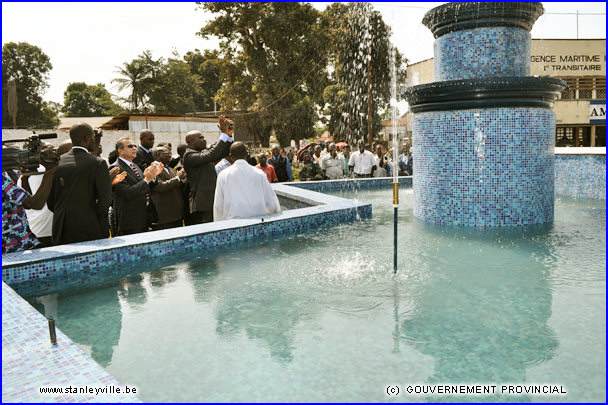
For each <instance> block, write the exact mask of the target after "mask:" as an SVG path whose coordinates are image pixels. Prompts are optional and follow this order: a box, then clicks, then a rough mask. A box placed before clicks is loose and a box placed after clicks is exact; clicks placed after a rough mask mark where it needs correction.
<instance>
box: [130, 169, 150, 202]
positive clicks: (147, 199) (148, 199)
mask: <svg viewBox="0 0 608 405" xmlns="http://www.w3.org/2000/svg"><path fill="white" fill-rule="evenodd" d="M131 170H133V172H134V173H135V175H136V176H137V178H138V179H139V180H140V181H143V177H141V174H139V170H137V167H135V163H131ZM149 203H150V194H147V193H146V204H149Z"/></svg>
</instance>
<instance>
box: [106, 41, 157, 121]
mask: <svg viewBox="0 0 608 405" xmlns="http://www.w3.org/2000/svg"><path fill="white" fill-rule="evenodd" d="M161 65H162V58H161V59H159V60H154V59H152V53H151V52H150V51H145V52H144V53H142V54H141V55H139V56H138V57H137V58H136V59H133V60H132V61H131V62H124V63H123V65H122V67H118V70H117V71H116V72H117V73H118V74H120V75H121V76H122V77H117V78H115V79H114V80H112V82H113V83H117V86H118V90H119V91H122V90H125V89H130V91H131V94H130V95H129V97H128V98H127V100H126V101H127V102H128V103H129V106H130V108H131V111H132V112H139V111H141V109H143V107H144V106H146V104H147V102H148V99H149V93H150V89H151V86H152V85H153V83H154V81H155V79H156V77H157V76H158V72H159V71H160V69H161Z"/></svg>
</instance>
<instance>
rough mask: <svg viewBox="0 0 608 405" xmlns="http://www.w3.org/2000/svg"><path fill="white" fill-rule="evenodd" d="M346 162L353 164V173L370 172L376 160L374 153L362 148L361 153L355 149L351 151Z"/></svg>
mask: <svg viewBox="0 0 608 405" xmlns="http://www.w3.org/2000/svg"><path fill="white" fill-rule="evenodd" d="M348 164H349V165H350V166H354V168H353V172H355V174H371V172H372V167H373V166H374V165H375V164H376V162H375V159H374V155H373V154H372V153H371V152H370V151H368V150H364V151H363V153H360V152H359V151H358V150H357V151H356V152H353V153H351V155H350V159H349V160H348Z"/></svg>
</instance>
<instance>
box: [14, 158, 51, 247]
mask: <svg viewBox="0 0 608 405" xmlns="http://www.w3.org/2000/svg"><path fill="white" fill-rule="evenodd" d="M44 153H47V154H48V153H49V152H48V151H45V152H44ZM40 163H42V164H43V165H44V167H45V168H46V172H45V173H44V175H42V182H41V184H40V187H39V188H38V191H36V193H35V194H34V195H30V194H29V193H28V192H27V191H25V190H24V189H23V188H21V187H19V186H17V185H16V184H15V182H14V181H13V180H12V179H11V177H10V176H9V173H8V172H7V171H6V170H5V169H4V168H3V170H2V253H11V252H18V251H21V250H26V249H32V248H35V247H36V246H38V245H39V244H40V242H39V241H38V239H37V238H36V235H34V234H33V233H32V231H31V229H30V226H29V223H28V220H27V216H26V214H25V209H36V210H40V209H42V207H44V204H45V202H46V200H47V198H48V196H49V193H50V192H51V186H52V184H53V175H54V173H55V167H56V165H57V163H56V162H53V163H49V162H45V161H43V160H41V162H40ZM26 176H27V175H26Z"/></svg>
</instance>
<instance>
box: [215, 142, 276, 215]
mask: <svg viewBox="0 0 608 405" xmlns="http://www.w3.org/2000/svg"><path fill="white" fill-rule="evenodd" d="M230 155H231V156H232V157H233V158H234V159H235V161H234V163H233V164H232V165H231V166H230V167H228V168H226V169H224V170H222V171H221V172H220V174H219V176H218V178H217V187H216V189H215V202H214V203H213V219H214V220H215V221H223V220H226V219H234V218H252V217H257V216H260V215H268V214H273V213H277V212H281V205H280V204H279V199H278V198H277V195H276V194H275V192H274V190H273V189H272V187H271V186H270V183H269V182H268V179H267V178H266V174H265V173H264V172H263V171H262V170H260V169H258V168H256V167H253V166H251V165H250V164H249V163H247V160H246V159H247V147H246V146H245V144H244V143H242V142H235V143H233V144H232V146H231V147H230Z"/></svg>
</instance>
